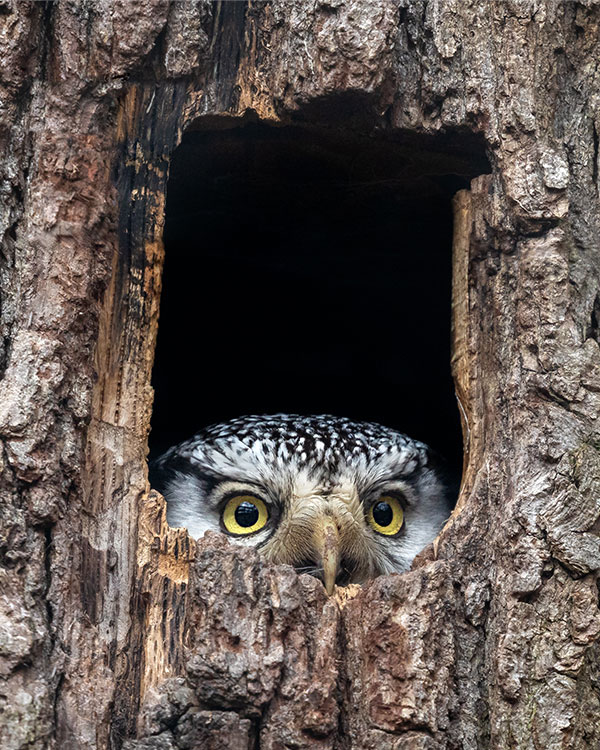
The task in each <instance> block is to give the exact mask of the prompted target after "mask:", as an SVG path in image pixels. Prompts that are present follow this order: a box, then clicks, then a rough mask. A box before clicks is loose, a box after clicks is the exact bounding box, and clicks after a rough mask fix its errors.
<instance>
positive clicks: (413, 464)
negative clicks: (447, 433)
mask: <svg viewBox="0 0 600 750" xmlns="http://www.w3.org/2000/svg"><path fill="white" fill-rule="evenodd" d="M151 470H152V471H151V474H152V480H153V486H155V487H156V488H157V489H159V490H160V491H161V492H162V493H163V495H164V497H165V499H166V501H167V520H168V522H169V524H170V525H171V526H184V527H186V528H187V529H188V531H189V533H190V534H191V535H192V536H194V537H200V536H202V535H203V534H204V532H205V531H207V530H211V531H219V532H221V533H222V534H226V535H227V536H228V537H229V538H230V540H231V541H233V542H236V543H238V544H243V545H249V546H250V545H251V546H253V547H256V548H257V550H258V551H259V553H260V554H261V555H262V557H263V558H265V559H266V560H269V561H271V562H274V563H280V564H287V565H292V566H294V567H295V568H296V570H297V571H298V572H303V573H309V574H311V575H314V576H317V577H318V578H320V579H321V580H322V582H323V584H324V586H325V589H326V590H327V593H328V594H331V593H332V592H333V591H334V588H335V585H336V584H337V585H342V586H343V585H346V584H348V583H362V582H364V581H366V580H367V579H369V578H373V577H375V576H378V575H382V574H387V573H394V572H400V571H403V570H407V569H408V567H409V566H410V563H411V562H412V560H413V558H414V557H415V555H416V554H417V553H418V552H419V551H420V550H421V549H423V547H425V546H426V545H427V544H428V543H429V542H431V541H432V540H433V539H434V537H435V536H436V534H437V533H438V531H439V530H440V528H441V526H442V524H443V523H444V521H445V520H446V518H447V517H448V514H449V511H450V507H451V503H450V500H451V497H450V490H449V487H448V484H447V482H446V481H445V479H444V471H443V469H442V468H441V463H440V460H439V459H438V458H437V457H436V456H435V454H434V453H433V452H432V451H431V449H430V448H428V447H427V446H426V445H424V444H423V443H420V442H418V441H416V440H412V439H411V438H409V437H407V436H406V435H403V434H401V433H399V432H396V431H395V430H392V429H389V428H387V427H383V426H381V425H378V424H374V423H368V422H353V421H351V420H349V419H345V418H342V417H333V416H328V415H320V416H308V417H306V416H298V415H294V414H276V415H273V416H248V417H240V418H237V419H232V420H231V421H229V422H224V423H222V424H217V425H213V426H211V427H208V428H206V429H204V430H202V431H201V432H199V433H198V434H197V435H195V436H194V437H193V438H191V439H190V440H187V441H186V442H183V443H180V444H179V445H176V446H174V447H172V448H170V449H169V450H168V451H167V452H166V453H164V454H163V455H162V456H161V457H160V458H158V459H157V460H156V461H155V462H154V463H153V465H152V466H151Z"/></svg>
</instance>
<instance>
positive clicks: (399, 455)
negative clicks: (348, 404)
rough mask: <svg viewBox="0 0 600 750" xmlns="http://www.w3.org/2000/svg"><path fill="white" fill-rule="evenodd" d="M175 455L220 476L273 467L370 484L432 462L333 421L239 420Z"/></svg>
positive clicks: (391, 440)
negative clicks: (353, 475) (359, 478)
mask: <svg viewBox="0 0 600 750" xmlns="http://www.w3.org/2000/svg"><path fill="white" fill-rule="evenodd" d="M170 453H171V451H169V452H167V454H165V456H163V461H168V459H169V454H170ZM177 454H178V456H179V457H181V458H186V459H187V460H188V461H190V463H191V464H192V465H197V466H198V467H199V468H200V467H203V468H204V469H206V470H209V471H210V470H212V471H214V472H216V473H221V472H227V471H230V470H233V469H236V470H237V471H240V470H241V471H243V470H244V468H245V467H246V468H247V469H248V470H251V469H256V468H257V463H258V464H259V465H260V464H269V463H271V464H276V465H280V467H283V466H285V467H286V468H287V469H288V470H289V469H290V468H293V469H294V470H298V471H300V470H308V471H319V472H324V473H326V474H329V475H333V474H335V473H339V472H345V471H348V470H349V471H350V472H357V473H360V474H366V473H368V474H370V475H371V476H370V477H369V478H370V480H371V481H377V480H378V479H380V478H383V477H385V476H386V475H387V474H389V473H390V472H393V473H394V474H395V475H397V476H409V475H410V474H412V473H414V472H415V471H417V469H419V468H423V466H424V465H426V464H427V462H428V461H427V458H428V449H427V447H426V446H425V445H424V444H423V443H419V442H417V441H414V440H409V439H408V438H407V437H406V436H405V435H403V434H402V433H399V432H396V431H395V430H392V429H390V428H387V427H383V426H382V425H378V424H374V423H369V422H353V421H352V420H349V419H346V418H344V417H334V416H329V415H319V416H312V417H302V416H298V415H294V414H276V415H272V416H248V417H238V418H236V419H232V420H230V421H229V422H224V423H221V424H218V425H213V426H211V427H207V428H206V429H204V430H202V431H201V432H199V433H198V434H197V435H195V436H194V437H193V438H191V439H190V440H188V441H187V442H185V443H183V444H180V445H179V446H177ZM273 468H275V466H273ZM252 473H254V472H252Z"/></svg>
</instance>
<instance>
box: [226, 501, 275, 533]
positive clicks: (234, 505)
mask: <svg viewBox="0 0 600 750" xmlns="http://www.w3.org/2000/svg"><path fill="white" fill-rule="evenodd" d="M221 520H222V521H223V526H224V527H225V530H226V531H228V532H229V533H230V534H236V535H237V536H241V535H243V534H254V532H255V531H260V530H261V529H262V528H263V527H264V525H265V524H266V523H267V521H268V520H269V513H268V511H267V506H266V505H265V504H264V502H263V501H262V500H261V499H260V498H259V497H254V496H253V495H236V496H235V497H232V498H230V499H229V500H228V501H227V505H226V506H225V508H224V509H223V515H222V518H221Z"/></svg>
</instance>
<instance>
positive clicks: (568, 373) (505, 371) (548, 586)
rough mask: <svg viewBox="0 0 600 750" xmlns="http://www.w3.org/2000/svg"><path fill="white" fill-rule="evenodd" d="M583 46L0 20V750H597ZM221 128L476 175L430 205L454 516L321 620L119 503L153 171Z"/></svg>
mask: <svg viewBox="0 0 600 750" xmlns="http://www.w3.org/2000/svg"><path fill="white" fill-rule="evenodd" d="M599 23H600V8H598V7H596V6H595V5H594V4H593V3H585V2H581V3H575V2H572V3H559V2H554V1H553V0H545V1H544V0H540V1H539V2H512V1H509V0H505V2H500V1H498V2H458V0H456V1H455V0H447V1H446V2H440V1H434V0H429V1H426V0H421V1H419V0H376V1H375V2H369V3H367V2H360V1H359V0H314V1H313V2H305V1H304V0H290V1H289V2H248V3H246V2H222V3H219V2H217V3H208V2H206V1H203V0H199V1H198V2H173V3H169V2H167V1H166V0H152V1H151V2H146V3H128V2H117V1H116V0H115V2H107V1H105V2H99V1H98V2H87V1H86V2H83V1H78V0H71V1H70V2H67V0H65V1H64V2H57V3H37V2H31V3H26V2H16V0H12V1H11V0H5V1H4V2H2V3H0V28H1V29H2V37H1V38H2V55H1V57H0V68H1V70H2V77H1V81H0V86H1V89H0V94H1V99H2V103H3V104H2V108H1V109H0V117H1V127H0V138H1V140H2V146H3V147H2V151H1V153H2V157H1V159H2V166H3V169H2V205H3V211H2V213H1V214H0V230H1V236H2V237H3V243H2V254H1V255H0V285H1V286H0V289H1V302H2V307H1V319H0V327H1V336H0V375H1V376H2V380H1V381H0V438H1V440H2V453H1V454H0V468H1V469H2V478H1V480H0V481H1V488H2V490H1V492H2V494H1V496H2V500H3V502H2V506H1V509H0V514H1V515H0V530H1V532H0V553H1V557H0V562H1V567H0V601H1V605H0V675H1V679H2V682H1V683H0V684H1V688H0V712H1V713H0V745H1V746H2V747H3V748H6V749H7V750H9V749H12V748H15V749H16V748H25V747H27V748H35V749H37V748H61V750H64V749H67V750H68V749H70V748H73V749H75V748H94V749H96V748H97V749H98V750H100V749H104V748H120V747H126V748H129V750H134V748H135V749H136V750H141V749H142V748H177V749H181V750H183V749H184V748H215V749H216V748H244V749H245V748H248V749H250V748H256V747H260V748H265V749H266V748H273V749H275V748H283V747H287V748H313V747H314V748H336V749H338V748H340V749H341V748H356V749H357V750H358V749H359V748H360V749H361V750H363V749H364V750H366V749H368V748H378V749H384V750H385V749H388V748H389V749H390V750H391V749H392V748H393V749H394V750H399V749H400V748H402V750H408V748H411V749H412V748H420V749H421V748H422V749H423V750H425V749H427V750H433V749H434V748H435V749H436V750H437V749H440V750H441V748H457V749H458V748H465V749H469V748H488V747H490V748H491V747H493V748H532V749H533V748H536V749H539V748H544V749H545V750H558V748H576V749H577V748H594V747H600V705H599V704H600V675H599V664H600V661H599V653H598V648H599V646H598V639H599V637H600V613H599V611H598V586H597V579H598V570H599V568H600V539H599V536H598V528H599V527H598V520H599V518H600V455H599V452H598V451H599V448H600V429H599V415H600V395H599V394H600V352H599V348H598V347H599V344H598V336H599V333H598V319H599V315H600V296H599V270H600V269H599V266H600V255H599V253H598V241H599V240H598V238H599V237H600V226H599V221H598V219H599V214H598V129H599V127H600V123H599V122H598V114H597V113H598V111H599V110H598V107H599V104H600V102H599V90H600V89H599V83H600V81H599V80H598V70H597V64H596V62H597V60H598V59H600V41H599V40H600V33H599V32H600V28H599ZM348 112H351V115H352V116H351V117H350V115H348V114H347V113H348ZM248 113H252V116H254V117H257V118H258V119H260V120H261V121H263V122H265V123H269V124H273V125H282V124H286V123H298V122H301V123H309V124H313V125H319V126H328V127H335V128H344V127H346V126H350V125H351V127H352V128H353V129H354V130H358V131H361V132H363V133H364V134H369V133H371V132H374V131H376V130H378V129H379V130H382V131H385V132H387V133H388V134H392V135H393V134H396V135H398V136H399V137H400V136H406V135H407V134H408V135H410V134H412V135H415V134H417V135H419V134H421V135H422V136H423V137H425V136H429V137H433V136H436V137H442V136H443V135H444V134H450V135H451V134H458V135H461V134H463V135H464V134H468V133H473V134H477V135H478V137H480V138H481V139H483V140H484V142H485V146H486V149H487V153H488V157H489V160H490V164H491V174H485V175H481V176H479V177H477V178H476V179H474V180H473V181H472V184H471V189H470V191H461V192H459V193H458V194H457V195H456V197H455V201H454V206H455V229H454V278H453V300H454V301H453V332H454V333H453V337H454V355H453V368H454V375H455V381H456V388H457V395H458V399H459V404H460V409H461V416H462V419H463V428H464V445H465V464H464V475H463V482H462V488H461V493H460V498H459V501H458V505H457V508H456V510H455V511H454V513H453V516H452V518H451V520H450V521H449V523H448V524H447V526H446V527H445V529H444V530H443V532H442V534H441V535H440V537H439V538H438V540H437V541H436V543H435V545H434V546H433V548H432V549H430V550H429V551H428V552H426V553H425V554H423V555H421V556H420V558H419V560H418V561H417V562H416V564H415V566H414V569H413V570H412V571H411V572H409V573H406V574H403V575H400V576H391V577H383V578H379V579H376V580H374V581H373V582H371V583H369V584H368V585H365V586H363V587H362V588H359V587H350V588H349V589H347V590H339V592H338V595H337V597H335V598H327V596H326V595H325V592H324V590H323V588H322V586H321V584H320V583H319V582H318V581H316V580H314V579H311V578H307V577H306V576H300V577H299V576H297V575H296V574H295V573H294V572H293V571H292V570H291V569H288V568H277V567H274V566H270V565H267V564H264V563H262V562H261V561H260V560H259V559H258V557H257V556H256V554H255V552H254V551H249V550H246V549H243V548H234V547H229V546H227V545H224V543H223V540H222V539H221V538H220V537H219V536H216V535H213V536H210V535H209V536H208V537H207V538H205V539H204V540H203V541H201V542H199V543H195V542H194V541H191V540H190V539H189V538H188V537H187V535H186V533H185V532H184V531H182V530H176V529H169V528H168V527H167V525H166V520H165V508H164V501H163V500H162V498H161V497H160V496H159V495H158V494H157V493H155V492H153V491H152V490H151V489H149V486H148V483H147V467H146V462H145V459H146V453H147V436H148V430H149V419H150V413H151V408H152V390H151V388H150V374H151V368H152V361H153V351H154V341H155V336H156V331H157V325H158V306H159V293H160V285H161V267H162V259H163V249H162V239H161V238H162V228H163V223H164V211H165V190H166V180H167V177H168V170H169V160H170V156H171V154H172V152H173V150H174V148H175V147H176V146H177V144H178V143H179V142H180V140H181V137H182V134H183V132H184V131H185V130H186V129H189V128H190V127H192V128H197V127H202V128H206V127H213V126H217V125H218V124H219V123H222V122H223V121H224V119H223V118H225V117H227V118H230V120H232V121H235V122H238V121H240V122H241V121H242V118H243V117H244V115H248ZM350 120H351V122H350ZM346 121H347V122H346Z"/></svg>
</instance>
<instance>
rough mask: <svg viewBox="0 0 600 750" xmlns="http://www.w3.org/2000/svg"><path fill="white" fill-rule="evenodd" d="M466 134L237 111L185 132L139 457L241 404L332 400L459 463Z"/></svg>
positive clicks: (300, 408) (172, 184)
mask: <svg viewBox="0 0 600 750" xmlns="http://www.w3.org/2000/svg"><path fill="white" fill-rule="evenodd" d="M486 171H489V166H488V163H487V161H486V158H485V153H484V150H483V147H482V144H481V142H480V141H479V140H477V139H475V138H474V137H473V136H472V135H471V134H453V135H446V136H439V137H435V138H431V137H424V136H417V135H415V134H398V133H396V134H394V135H393V136H389V135H387V136H378V137H374V136H365V135H357V134H356V133H352V132H347V131H344V130H343V129H341V128H337V129H325V128H321V129H319V128H313V127H310V126H302V127H299V126H285V127H273V126H268V125H265V124H261V123H256V122H251V123H245V124H242V125H240V124H239V121H237V122H236V124H235V126H225V127H223V126H218V127H215V126H214V124H213V127H212V128H211V129H198V130H193V131H189V132H187V133H186V134H185V136H184V138H183V140H182V143H181V145H180V146H179V147H178V148H177V150H176V151H175V153H174V155H173V159H172V164H171V173H170V179H169V185H168V193H167V207H166V224H165V233H164V239H165V267H164V275H163V292H162V299H161V313H160V322H159V333H158V340H157V349H156V357H155V364H154V371H153V385H154V388H155V405H154V412H153V418H152V432H151V436H150V449H151V457H155V456H156V455H158V454H160V453H161V452H162V451H163V450H165V449H166V448H167V447H169V446H170V445H172V444H174V443H176V442H179V441H180V440H183V439H185V438H187V437H190V436H191V435H192V434H193V433H194V432H196V431H197V430H198V429H200V428H201V427H203V426H205V425H208V424H211V423H214V422H219V421H222V420H226V419H228V418H231V417H234V416H239V415H243V414H272V413H277V412H289V413H299V414H320V413H328V414H335V415H343V416H347V417H351V418H353V419H358V420H368V421H375V422H381V423H383V424H385V425H388V426H391V427H394V428H396V429H399V430H401V431H402V432H405V433H407V434H409V435H410V436H412V437H415V438H418V439H420V440H423V441H424V442H426V443H428V444H429V445H431V446H432V447H434V448H435V449H436V450H437V451H438V452H439V453H441V454H442V455H443V456H445V457H446V458H447V459H448V461H449V463H450V466H451V467H453V468H454V469H455V470H456V471H457V472H459V471H460V467H461V462H462V438H461V433H460V422H459V415H458V410H457V406H456V399H455V395H454V388H453V383H452V378H451V374H450V302H451V300H450V294H451V259H452V252H451V250H452V211H451V198H452V195H453V194H454V193H455V192H456V190H458V189H460V188H464V187H468V185H469V181H470V179H471V178H472V177H474V176H476V175H478V174H481V173H483V172H486Z"/></svg>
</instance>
